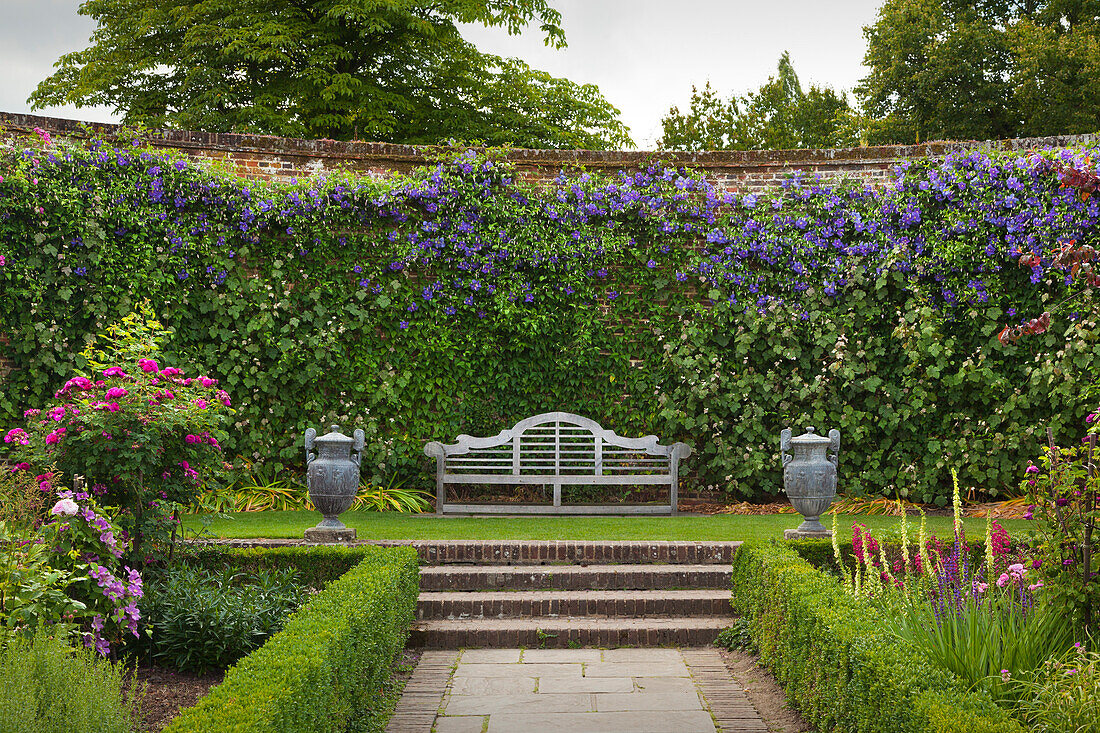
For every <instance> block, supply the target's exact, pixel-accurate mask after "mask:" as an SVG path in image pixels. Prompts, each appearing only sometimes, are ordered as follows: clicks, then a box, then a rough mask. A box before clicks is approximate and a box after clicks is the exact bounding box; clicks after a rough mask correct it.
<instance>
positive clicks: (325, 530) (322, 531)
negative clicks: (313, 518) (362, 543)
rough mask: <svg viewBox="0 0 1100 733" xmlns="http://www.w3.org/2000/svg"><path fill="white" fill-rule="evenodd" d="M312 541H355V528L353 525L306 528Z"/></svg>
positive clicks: (307, 537) (307, 535) (308, 538)
mask: <svg viewBox="0 0 1100 733" xmlns="http://www.w3.org/2000/svg"><path fill="white" fill-rule="evenodd" d="M306 539H307V540H309V541H310V542H354V541H355V530H354V529H352V528H351V527H310V528H309V529H307V530H306Z"/></svg>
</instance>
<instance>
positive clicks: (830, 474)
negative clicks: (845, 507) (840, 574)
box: [779, 428, 840, 539]
mask: <svg viewBox="0 0 1100 733" xmlns="http://www.w3.org/2000/svg"><path fill="white" fill-rule="evenodd" d="M779 455H780V457H781V458H782V459H783V489H784V490H785V491H786V492H787V497H788V498H789V499H790V500H791V505H792V506H794V508H795V509H796V510H797V511H798V513H799V514H801V515H802V516H803V518H804V521H803V522H802V524H801V525H800V526H799V527H798V529H794V530H791V529H788V530H784V532H783V536H784V537H785V538H787V539H801V538H808V537H831V536H832V532H830V531H828V530H827V529H825V527H824V526H823V525H822V524H821V521H820V517H821V515H822V514H824V513H825V511H826V510H827V509H828V508H829V507H830V506H831V505H832V503H833V499H834V498H836V469H837V461H838V459H839V456H840V431H839V430H830V431H829V437H825V436H824V435H816V434H815V433H814V429H813V428H806V432H805V433H804V434H803V435H799V436H798V437H795V438H792V437H791V429H790V428H785V429H784V430H783V431H782V432H781V433H779Z"/></svg>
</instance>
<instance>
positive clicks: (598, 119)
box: [29, 0, 631, 148]
mask: <svg viewBox="0 0 1100 733" xmlns="http://www.w3.org/2000/svg"><path fill="white" fill-rule="evenodd" d="M79 12H80V13H81V14H82V15H87V16H89V17H91V18H93V19H94V20H95V21H96V22H97V23H98V27H97V28H96V30H95V32H94V34H93V35H92V38H91V45H90V46H89V47H88V48H86V49H84V50H82V51H77V52H74V53H70V54H66V55H64V56H62V57H61V58H60V59H59V60H58V61H57V63H56V64H55V67H56V71H55V72H54V73H53V75H52V76H50V77H49V78H47V79H45V80H44V81H43V82H41V83H40V84H39V86H38V88H37V89H36V90H35V91H34V93H33V94H32V95H31V97H30V100H29V101H30V102H31V103H32V104H33V105H35V107H43V106H48V105H54V104H76V105H80V106H86V105H108V106H111V107H113V108H115V109H116V110H118V111H119V112H120V113H121V114H122V115H123V119H124V121H125V122H126V123H128V124H140V125H145V126H150V127H161V126H167V127H181V128H188V129H197V130H206V131H211V132H228V131H233V132H260V133H270V134H276V135H287V136H299V137H318V138H335V139H348V138H359V139H370V140H381V141H389V142H402V143H435V142H440V141H445V140H448V139H458V140H463V141H475V140H476V141H484V142H486V143H489V144H513V145H517V146H522V147H555V148H560V147H583V148H606V147H620V146H627V145H630V144H631V141H630V138H629V136H628V131H627V128H626V127H625V126H624V125H623V124H622V122H620V121H619V119H618V114H619V111H618V110H617V109H615V108H614V107H613V106H612V105H611V104H610V103H608V101H607V100H606V99H604V97H603V96H602V95H601V94H600V91H599V89H597V88H596V87H595V86H593V85H590V84H586V85H578V84H574V83H573V82H570V81H568V80H566V79H556V78H554V77H551V76H550V75H549V74H546V73H544V72H541V71H537V70H534V69H531V68H530V67H529V66H527V65H526V64H524V63H523V62H522V61H519V60H518V59H503V58H500V57H498V56H493V55H491V54H485V53H482V52H480V51H478V49H477V48H475V47H474V46H473V45H472V44H470V43H469V42H467V41H466V40H464V39H463V38H462V36H461V34H460V32H459V29H458V24H460V23H481V24H484V25H486V26H501V27H504V28H506V29H507V30H508V32H510V33H518V32H520V31H522V30H523V29H524V28H526V27H528V26H530V25H532V24H537V25H538V27H539V28H540V30H541V32H542V34H543V37H544V41H545V43H547V44H548V45H551V46H554V47H561V46H564V45H565V35H564V33H563V31H562V29H561V25H560V23H561V15H560V14H559V13H558V12H557V11H556V10H554V9H553V8H551V7H550V6H549V5H548V4H547V2H546V0H86V1H85V2H84V3H82V4H81V6H80V11H79Z"/></svg>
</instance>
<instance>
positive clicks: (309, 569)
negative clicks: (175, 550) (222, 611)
mask: <svg viewBox="0 0 1100 733" xmlns="http://www.w3.org/2000/svg"><path fill="white" fill-rule="evenodd" d="M378 550H379V548H378V547H375V546H373V545H359V546H351V547H347V546H344V545H334V546H331V547H324V546H318V547H232V548H231V547H225V546H219V545H206V546H197V547H195V546H192V547H190V548H188V549H187V550H185V552H184V553H183V555H181V559H182V560H184V561H186V562H187V563H188V564H190V565H193V566H194V567H200V568H204V569H206V570H213V571H221V570H231V571H233V572H242V573H259V572H270V571H275V570H288V569H289V570H293V571H294V572H295V573H296V574H297V576H298V580H299V582H300V583H301V584H302V585H304V586H305V587H307V588H316V589H321V588H324V587H325V586H326V585H327V584H328V583H330V582H331V581H333V580H335V579H337V578H339V577H340V576H341V575H343V574H344V573H346V572H348V571H349V570H351V569H352V568H353V567H355V566H356V565H357V564H358V563H361V562H363V561H364V560H369V561H371V562H381V561H383V558H385V557H386V555H385V554H384V553H379V552H378Z"/></svg>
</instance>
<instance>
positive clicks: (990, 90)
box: [856, 0, 1100, 143]
mask: <svg viewBox="0 0 1100 733" xmlns="http://www.w3.org/2000/svg"><path fill="white" fill-rule="evenodd" d="M864 36H865V37H866V38H867V54H866V57H865V59H864V64H865V65H866V66H867V67H869V68H870V70H871V71H870V73H869V74H868V75H867V76H866V77H865V78H864V79H863V80H861V82H860V84H859V86H857V87H856V95H857V96H858V97H859V99H860V100H861V102H862V103H863V105H864V108H865V109H866V111H867V112H868V113H869V115H870V116H871V117H872V118H874V119H873V121H872V122H871V123H870V125H869V127H868V137H869V139H870V141H871V142H880V143H911V142H919V141H923V140H930V139H989V138H1004V137H1027V136H1033V135H1058V134H1076V133H1090V132H1096V131H1097V130H1100V2H1098V0H1047V1H1045V2H1043V1H1041V0H1023V1H1022V2H1013V1H1012V0H979V1H978V2H962V1H961V0H886V2H884V3H883V5H882V7H881V8H880V9H879V14H878V17H877V19H876V21H875V23H874V24H873V25H871V26H868V27H866V28H864Z"/></svg>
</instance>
